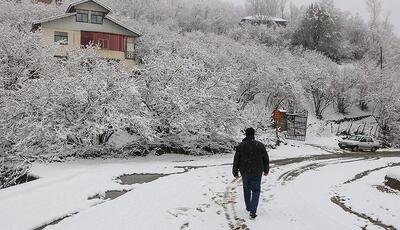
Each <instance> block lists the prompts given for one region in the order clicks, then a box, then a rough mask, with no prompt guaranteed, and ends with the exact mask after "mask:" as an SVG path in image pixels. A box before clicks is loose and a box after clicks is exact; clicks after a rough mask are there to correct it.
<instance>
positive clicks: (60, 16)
mask: <svg viewBox="0 0 400 230" xmlns="http://www.w3.org/2000/svg"><path fill="white" fill-rule="evenodd" d="M75 14H76V12H73V13H66V14H61V15H56V16H51V17H47V18H43V19H40V20H37V21H34V22H33V25H38V24H42V23H45V22H50V21H54V20H57V19H61V18H67V17H70V16H73V15H75Z"/></svg>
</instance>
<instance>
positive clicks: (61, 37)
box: [54, 31, 68, 45]
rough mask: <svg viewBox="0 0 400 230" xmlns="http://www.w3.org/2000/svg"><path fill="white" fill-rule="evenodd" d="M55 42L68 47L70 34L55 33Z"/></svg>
mask: <svg viewBox="0 0 400 230" xmlns="http://www.w3.org/2000/svg"><path fill="white" fill-rule="evenodd" d="M54 42H57V43H59V44H61V45H68V33H67V32H58V31H55V32H54Z"/></svg>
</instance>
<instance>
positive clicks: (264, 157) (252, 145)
mask: <svg viewBox="0 0 400 230" xmlns="http://www.w3.org/2000/svg"><path fill="white" fill-rule="evenodd" d="M239 171H240V174H241V175H248V176H261V175H262V174H263V173H268V172H269V156H268V152H267V150H266V149H265V146H264V144H263V143H261V142H259V141H256V140H254V137H246V138H245V139H244V140H243V141H242V143H240V144H239V146H237V147H236V153H235V158H234V160H233V170H232V173H233V176H235V177H236V176H238V175H239Z"/></svg>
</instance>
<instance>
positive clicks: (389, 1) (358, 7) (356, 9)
mask: <svg viewBox="0 0 400 230" xmlns="http://www.w3.org/2000/svg"><path fill="white" fill-rule="evenodd" d="M225 1H230V2H233V3H235V4H238V5H243V4H244V3H245V2H246V0H225ZM289 1H290V0H289ZM315 1H316V0H292V2H293V3H295V4H297V5H303V4H310V3H312V2H315ZM334 1H335V5H336V7H338V8H341V9H343V10H345V11H350V12H352V13H354V14H355V13H359V14H360V15H361V16H363V17H364V18H365V19H367V17H368V13H367V8H366V4H365V0H334ZM383 5H384V11H385V15H386V14H387V13H390V19H391V22H392V24H394V26H395V31H396V34H397V35H400V0H383Z"/></svg>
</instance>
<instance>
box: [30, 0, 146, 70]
mask: <svg viewBox="0 0 400 230" xmlns="http://www.w3.org/2000/svg"><path fill="white" fill-rule="evenodd" d="M110 12H111V10H110V8H108V7H107V6H105V5H103V4H101V3H99V2H97V1H96V0H82V1H79V2H75V3H72V4H71V5H69V7H68V9H67V11H66V13H65V14H62V15H57V16H53V17H49V18H44V19H42V20H39V21H35V22H34V23H33V31H36V30H37V29H39V28H40V29H41V31H42V33H43V41H44V42H45V43H49V44H50V43H58V44H59V45H60V48H59V49H58V50H57V54H55V55H57V56H66V55H67V52H66V51H67V49H66V48H72V47H76V46H78V47H82V48H84V47H87V45H89V44H93V45H99V47H100V49H98V50H97V51H96V52H97V53H98V54H99V56H101V57H104V58H107V59H113V60H118V61H121V62H123V64H125V65H126V66H127V67H128V68H131V69H132V68H134V67H135V65H136V63H135V42H136V40H137V38H138V37H140V36H141V34H140V32H138V31H137V30H135V29H133V28H130V27H128V26H126V25H123V24H121V23H120V22H118V21H117V20H115V19H114V18H112V17H111V16H110V15H109V13H110Z"/></svg>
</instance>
